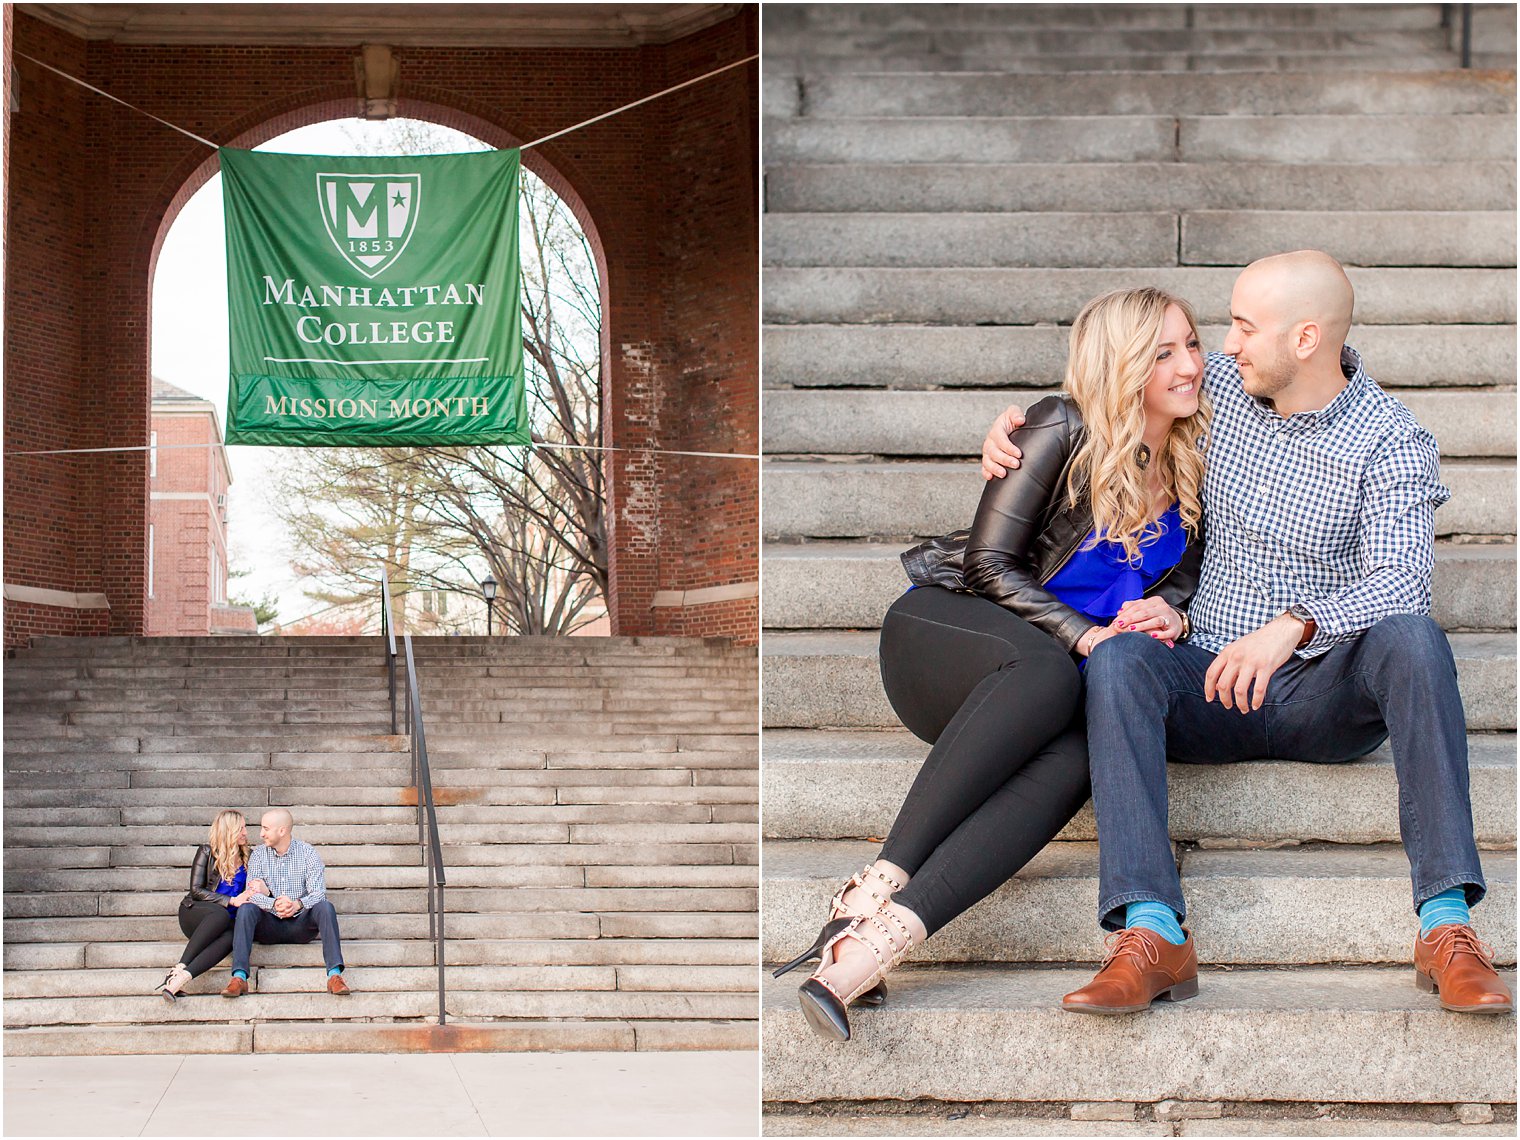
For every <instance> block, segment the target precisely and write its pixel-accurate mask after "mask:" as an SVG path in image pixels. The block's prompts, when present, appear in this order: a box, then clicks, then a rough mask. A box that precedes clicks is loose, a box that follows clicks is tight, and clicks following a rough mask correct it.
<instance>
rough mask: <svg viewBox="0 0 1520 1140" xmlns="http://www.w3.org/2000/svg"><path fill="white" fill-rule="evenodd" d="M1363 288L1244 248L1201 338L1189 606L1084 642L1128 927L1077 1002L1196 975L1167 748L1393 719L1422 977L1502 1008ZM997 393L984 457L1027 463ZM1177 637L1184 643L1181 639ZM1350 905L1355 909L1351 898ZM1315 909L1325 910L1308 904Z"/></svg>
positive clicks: (1463, 775) (1226, 755)
mask: <svg viewBox="0 0 1520 1140" xmlns="http://www.w3.org/2000/svg"><path fill="white" fill-rule="evenodd" d="M1353 303H1354V296H1353V292H1352V288H1351V282H1350V281H1349V280H1347V278H1346V274H1345V271H1344V270H1342V268H1341V267H1340V265H1339V264H1338V263H1337V262H1336V261H1335V259H1334V258H1332V257H1330V256H1329V255H1328V254H1325V253H1322V252H1320V251H1318V250H1300V251H1298V252H1295V253H1286V254H1281V255H1278V256H1276V257H1268V258H1263V259H1262V260H1260V261H1257V262H1254V263H1253V264H1251V265H1249V266H1247V267H1246V269H1245V270H1244V271H1243V272H1242V273H1241V274H1240V277H1239V278H1238V279H1237V280H1236V283H1235V289H1234V292H1233V293H1232V294H1231V297H1230V332H1229V335H1228V336H1227V337H1226V338H1225V342H1224V346H1223V351H1222V352H1219V353H1210V354H1209V356H1208V358H1207V361H1206V365H1205V373H1204V375H1205V379H1204V387H1205V390H1206V392H1207V394H1208V396H1209V397H1210V399H1211V401H1212V403H1213V407H1214V418H1213V423H1212V427H1211V429H1210V438H1209V442H1208V445H1207V458H1208V471H1207V474H1206V476H1205V481H1204V493H1203V494H1204V532H1205V535H1206V541H1205V548H1204V559H1203V568H1202V572H1201V575H1200V578H1199V583H1198V589H1197V592H1196V594H1195V595H1194V597H1193V600H1192V602H1191V603H1190V604H1189V606H1188V608H1187V613H1186V615H1185V616H1184V615H1183V614H1181V613H1179V612H1178V611H1175V610H1173V609H1171V607H1169V606H1166V605H1165V604H1164V603H1158V600H1156V599H1147V600H1142V601H1139V602H1131V603H1129V605H1128V606H1127V607H1126V608H1125V609H1123V610H1121V611H1120V613H1119V615H1118V617H1116V618H1115V619H1114V625H1115V626H1116V627H1117V628H1118V629H1119V630H1121V631H1123V635H1122V636H1116V637H1110V638H1108V639H1106V640H1105V641H1103V642H1101V643H1100V644H1099V645H1098V647H1097V648H1096V649H1095V650H1094V652H1093V654H1092V656H1091V658H1090V659H1089V661H1088V665H1087V675H1086V681H1087V737H1088V753H1089V756H1090V763H1091V767H1092V781H1093V805H1094V808H1095V809H1096V812H1097V819H1098V850H1099V866H1100V872H1099V874H1100V882H1099V904H1098V916H1099V923H1100V925H1101V926H1102V927H1104V928H1105V929H1107V930H1111V931H1119V932H1121V933H1120V934H1119V936H1118V937H1117V938H1116V939H1114V941H1113V945H1112V947H1111V950H1110V953H1109V955H1108V957H1107V958H1106V960H1105V963H1104V966H1103V968H1102V970H1100V971H1099V973H1098V975H1097V977H1095V978H1094V979H1093V981H1092V982H1091V983H1090V984H1088V985H1087V986H1084V987H1083V988H1082V989H1079V990H1077V991H1075V992H1074V993H1070V994H1067V995H1066V997H1065V998H1064V999H1062V1005H1063V1006H1064V1008H1066V1009H1068V1010H1072V1011H1074V1012H1079V1013H1102V1014H1120V1013H1133V1012H1138V1011H1140V1010H1144V1009H1148V1008H1149V1007H1150V1005H1151V1002H1152V1001H1153V1000H1154V999H1156V998H1158V997H1159V998H1163V999H1165V1000H1169V1001H1176V1000H1179V999H1182V998H1186V997H1191V996H1193V995H1194V994H1196V993H1197V992H1198V980H1197V975H1198V963H1197V957H1196V955H1195V952H1194V948H1193V939H1192V936H1191V934H1190V933H1189V932H1187V931H1186V930H1185V929H1184V928H1183V927H1182V920H1183V919H1184V918H1185V916H1186V904H1185V902H1184V900H1183V896H1182V885H1181V881H1180V879H1179V877H1178V873H1177V864H1176V860H1175V858H1174V856H1173V852H1172V846H1171V840H1170V836H1169V835H1168V831H1167V790H1166V761H1167V758H1168V756H1170V758H1171V759H1172V760H1175V761H1180V762H1182V763H1193V764H1222V763H1233V762H1235V761H1240V760H1265V759H1290V760H1303V761H1308V762H1311V763H1330V764H1333V763H1340V762H1343V761H1346V760H1352V759H1355V758H1356V757H1359V756H1364V755H1366V754H1367V753H1369V752H1371V751H1373V750H1374V749H1376V748H1377V747H1378V746H1379V745H1380V744H1382V743H1383V741H1384V740H1385V739H1387V740H1391V744H1392V751H1393V759H1394V768H1395V771H1396V773H1397V777H1398V785H1399V824H1400V833H1401V835H1402V837H1403V840H1404V850H1405V852H1406V853H1407V854H1408V856H1409V861H1410V870H1411V878H1412V880H1413V887H1414V891H1413V902H1414V909H1415V911H1416V914H1417V915H1418V918H1419V923H1420V927H1419V932H1418V934H1416V936H1415V946H1414V961H1415V971H1416V974H1415V980H1416V983H1417V984H1418V985H1419V986H1420V988H1421V989H1424V990H1427V991H1430V992H1434V993H1437V994H1438V995H1439V999H1440V1002H1441V1004H1442V1005H1443V1006H1444V1007H1445V1008H1446V1009H1449V1010H1453V1011H1456V1012H1462V1013H1509V1012H1511V1011H1512V1009H1513V1002H1512V999H1511V995H1510V992H1509V990H1508V988H1507V987H1505V985H1504V983H1503V982H1502V981H1501V980H1500V978H1499V977H1498V975H1497V974H1496V973H1495V972H1494V969H1493V966H1492V964H1491V957H1492V954H1491V952H1490V951H1488V950H1487V949H1486V948H1485V946H1484V945H1483V944H1482V943H1481V942H1480V941H1479V940H1478V938H1477V936H1476V934H1475V933H1474V931H1473V928H1472V926H1471V924H1470V915H1469V912H1468V908H1469V907H1470V906H1472V905H1474V904H1476V903H1477V902H1478V901H1479V900H1480V899H1482V897H1483V895H1484V892H1485V889H1486V888H1485V885H1484V880H1483V872H1482V869H1481V867H1480V865H1479V861H1478V851H1477V846H1476V844H1475V843H1474V841H1473V827H1472V809H1471V806H1470V803H1469V798H1468V778H1467V726H1466V723H1465V720H1464V716H1463V712H1462V701H1461V698H1460V696H1459V694H1458V691H1457V673H1456V665H1455V662H1454V661H1453V659H1452V653H1451V647H1450V646H1449V645H1448V644H1447V641H1446V637H1445V635H1444V634H1443V633H1442V631H1441V628H1440V627H1439V626H1438V625H1436V623H1435V622H1434V621H1432V620H1431V619H1430V617H1429V616H1428V615H1429V612H1430V580H1431V572H1432V570H1433V568H1434V563H1435V525H1434V515H1435V510H1436V508H1437V507H1439V506H1440V505H1441V504H1442V503H1444V502H1446V500H1447V499H1449V498H1450V497H1451V493H1450V492H1449V491H1448V490H1447V489H1446V488H1445V487H1444V486H1442V485H1441V482H1440V463H1439V459H1438V456H1437V453H1436V442H1435V439H1434V438H1433V437H1432V436H1431V434H1430V433H1429V432H1428V431H1426V430H1425V429H1424V428H1422V427H1421V426H1420V425H1419V424H1418V423H1417V422H1416V421H1415V418H1414V416H1413V415H1412V414H1411V413H1410V412H1409V410H1408V409H1407V408H1405V407H1404V406H1403V405H1402V404H1400V403H1399V402H1398V401H1397V400H1395V399H1393V398H1392V397H1391V396H1388V395H1387V394H1386V393H1384V392H1383V390H1382V389H1381V388H1379V387H1378V386H1377V384H1376V383H1375V382H1374V381H1373V380H1372V379H1371V378H1370V377H1369V376H1368V375H1367V373H1366V372H1365V371H1364V370H1363V367H1362V360H1361V357H1360V356H1359V355H1358V354H1357V353H1356V352H1355V351H1354V350H1352V349H1350V348H1348V347H1346V344H1345V340H1346V334H1347V332H1348V331H1349V330H1350V328H1351V318H1352V310H1353ZM1021 418H1022V417H1021V415H1020V414H1019V412H1018V409H1017V408H1010V409H1008V411H1007V412H1005V413H1004V414H1003V416H1001V417H999V423H997V424H995V425H994V427H993V430H992V431H991V432H990V433H989V434H988V437H987V441H986V443H985V444H984V446H983V452H982V454H983V471H984V473H985V474H986V475H987V476H988V477H989V478H990V477H996V476H1000V475H1001V474H1003V469H1004V468H1005V467H1015V466H1017V460H1018V451H1017V448H1015V447H1013V446H1012V445H1011V443H1010V441H1009V438H1008V436H1009V431H1010V430H1011V428H1012V427H1014V426H1017V422H1019V421H1020V420H1021ZM1174 641H1175V645H1173V642H1174ZM1342 920H1343V921H1345V922H1348V923H1355V922H1358V921H1363V920H1362V919H1361V917H1360V916H1359V915H1358V914H1356V913H1355V912H1351V913H1347V914H1345V915H1344V916H1342ZM1302 921H1303V922H1305V923H1308V922H1311V921H1317V919H1315V918H1312V917H1310V916H1309V915H1307V914H1306V915H1304V916H1303V918H1302Z"/></svg>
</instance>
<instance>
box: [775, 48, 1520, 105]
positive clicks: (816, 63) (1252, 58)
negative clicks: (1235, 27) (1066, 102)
mask: <svg viewBox="0 0 1520 1140" xmlns="http://www.w3.org/2000/svg"><path fill="white" fill-rule="evenodd" d="M770 48H771V45H767V49H768V50H767V51H766V53H765V55H766V60H767V62H766V66H767V67H774V68H778V69H785V70H786V71H787V72H788V73H789V74H792V75H797V76H802V77H803V78H804V79H809V78H813V77H816V76H820V75H834V76H839V75H879V74H881V73H883V72H886V73H895V74H914V73H921V74H946V73H950V74H954V73H971V72H988V71H991V72H997V73H999V74H1001V75H1069V74H1073V73H1082V72H1098V73H1105V72H1106V73H1121V72H1122V73H1125V74H1184V73H1186V74H1194V75H1200V74H1236V73H1245V72H1250V73H1257V74H1259V73H1262V72H1291V73H1294V74H1300V75H1303V74H1314V73H1316V72H1331V71H1333V72H1356V71H1372V72H1410V71H1421V72H1444V71H1455V70H1457V69H1458V68H1460V67H1461V58H1462V57H1461V55H1460V53H1458V52H1456V51H1446V50H1435V51H1423V50H1419V49H1418V48H1415V49H1412V50H1410V51H1409V52H1407V53H1405V54H1398V53H1396V52H1395V51H1394V50H1393V49H1391V48H1382V49H1378V50H1374V51H1367V52H1360V53H1347V52H1342V51H1328V52H1317V51H1296V52H1268V53H1254V52H1239V53H1227V52H1214V51H1209V52H1188V53H1186V54H1183V53H1181V52H1175V53H1155V52H1127V53H1108V54H1102V55H1097V54H1092V53H1082V52H1062V53H1060V54H1059V55H1023V54H1019V55H1006V56H996V55H988V54H986V53H985V52H957V53H954V54H950V53H940V52H921V53H919V54H911V55H910V54H906V53H905V54H894V55H885V56H827V55H810V54H807V53H800V52H796V51H791V52H788V50H787V49H786V48H784V47H779V48H776V49H775V50H770ZM1514 59H1515V56H1514V52H1513V51H1510V52H1504V51H1474V52H1473V55H1472V66H1473V67H1475V68H1480V69H1494V70H1506V69H1508V70H1513V68H1514ZM770 110H771V109H770V108H769V107H767V108H766V111H767V113H769V112H770ZM777 113H780V114H790V113H794V112H791V111H790V110H787V109H784V108H778V109H777Z"/></svg>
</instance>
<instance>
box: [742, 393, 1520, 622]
mask: <svg viewBox="0 0 1520 1140" xmlns="http://www.w3.org/2000/svg"><path fill="white" fill-rule="evenodd" d="M972 422H975V421H974V420H973V421H972ZM1510 422H1511V421H1505V426H1509V423H1510ZM905 546H906V544H890V543H850V542H817V543H805V544H797V545H781V544H771V545H768V546H766V548H765V554H764V558H763V561H762V565H763V569H764V586H763V589H764V597H765V610H764V621H765V627H766V628H767V629H801V630H806V629H877V628H879V627H880V626H881V621H882V618H883V616H884V615H885V614H886V612H887V607H888V606H890V605H891V604H892V603H893V602H894V601H895V600H896V599H897V598H898V597H899V596H900V595H901V594H902V593H903V592H904V591H905V590H906V589H907V588H908V580H907V577H906V575H905V574H904V572H903V568H902V563H901V561H899V558H898V556H899V555H900V554H901V553H902V551H903V550H904V549H905ZM1432 595H1433V596H1432V600H1431V611H1430V612H1431V616H1432V617H1433V618H1435V619H1436V621H1438V622H1440V624H1441V627H1442V628H1443V629H1448V630H1513V629H1514V628H1515V547H1514V546H1512V545H1509V544H1495V545H1489V544H1476V543H1462V544H1453V543H1438V544H1437V545H1436V571H1435V576H1434V580H1433V582H1432Z"/></svg>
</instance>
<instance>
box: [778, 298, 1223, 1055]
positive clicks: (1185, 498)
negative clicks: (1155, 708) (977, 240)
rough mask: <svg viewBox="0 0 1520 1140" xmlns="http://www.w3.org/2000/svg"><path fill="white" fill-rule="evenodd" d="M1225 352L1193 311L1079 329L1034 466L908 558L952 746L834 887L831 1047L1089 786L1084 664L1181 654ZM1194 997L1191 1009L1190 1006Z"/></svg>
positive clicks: (885, 628)
mask: <svg viewBox="0 0 1520 1140" xmlns="http://www.w3.org/2000/svg"><path fill="white" fill-rule="evenodd" d="M1202 379H1203V355H1202V350H1201V347H1200V344H1199V339H1198V327H1197V320H1196V318H1195V317H1194V315H1193V311H1192V309H1191V307H1190V306H1189V305H1188V304H1187V303H1186V302H1185V301H1182V300H1180V299H1179V298H1176V297H1173V296H1171V295H1169V294H1167V293H1164V292H1162V291H1161V290H1159V289H1152V288H1145V289H1128V290H1118V291H1115V292H1111V293H1105V294H1103V295H1102V296H1100V297H1096V298H1094V299H1093V300H1092V301H1090V302H1088V304H1087V305H1086V306H1084V308H1083V309H1082V311H1081V313H1080V314H1078V316H1077V319H1076V321H1075V322H1074V323H1073V325H1072V330H1071V344H1070V354H1069V357H1068V361H1067V368H1066V380H1065V391H1064V392H1063V393H1062V394H1061V395H1059V396H1052V397H1050V398H1048V399H1044V400H1041V401H1040V402H1039V403H1037V404H1035V405H1034V406H1033V407H1031V408H1030V409H1029V410H1028V413H1027V416H1026V420H1025V423H1024V426H1023V428H1022V429H1021V430H1020V431H1019V432H1018V433H1017V434H1016V436H1015V437H1014V442H1015V443H1017V444H1018V446H1019V447H1020V448H1021V449H1022V450H1023V453H1024V459H1023V465H1022V466H1021V467H1020V468H1019V470H1018V471H1017V472H1015V473H1013V474H1011V475H1009V476H1008V477H1007V478H1006V479H1000V480H994V481H993V482H991V483H989V484H988V485H987V487H986V489H985V490H984V491H983V494H982V500H981V504H980V506H979V507H978V508H977V512H976V520H975V522H974V523H973V525H972V527H971V530H970V531H969V533H968V532H964V531H963V532H958V533H957V534H954V535H947V536H945V537H944V538H940V539H933V540H930V541H929V542H925V543H923V544H921V545H919V546H917V547H914V548H913V549H912V550H909V551H907V552H905V553H904V555H903V564H904V566H905V568H906V569H907V571H908V577H909V578H910V580H911V581H912V582H913V583H914V585H913V586H912V587H910V588H909V591H908V592H907V593H906V594H904V595H903V596H902V597H901V598H899V599H898V600H897V601H896V602H894V603H893V605H892V608H891V609H890V610H889V611H888V613H887V616H886V619H885V620H884V621H883V623H882V631H881V654H880V658H881V672H882V682H883V685H884V687H885V689H886V693H887V697H888V699H889V700H890V701H891V703H892V707H893V709H894V711H896V713H897V715H898V716H899V717H900V718H901V719H902V722H903V724H904V725H906V726H907V727H908V728H909V729H910V730H911V731H912V732H913V733H914V734H915V735H917V736H918V737H920V738H921V739H923V740H924V741H926V742H928V743H930V744H932V745H933V748H932V749H931V750H930V752H929V755H928V758H927V759H926V760H925V761H924V765H923V768H922V769H921V770H920V771H919V774H918V777H917V779H916V780H915V781H914V784H913V787H912V789H911V790H910V791H909V793H908V797H907V799H906V801H904V803H903V806H902V808H901V810H900V811H899V812H898V815H897V820H896V822H895V823H894V824H893V826H892V830H891V832H890V834H889V835H888V837H887V840H886V842H885V843H884V844H883V846H882V848H881V851H880V853H879V857H878V858H877V860H876V861H875V862H874V863H872V864H871V865H869V866H868V867H866V868H865V869H864V870H863V871H861V872H860V873H859V874H857V875H855V876H854V877H852V878H851V879H850V881H849V882H848V883H846V884H845V886H844V887H842V888H841V889H840V891H839V893H838V894H836V895H835V896H834V901H833V903H832V905H831V908H830V912H829V921H828V922H826V923H825V924H824V927H823V929H822V930H821V931H820V932H819V936H818V939H817V940H816V941H815V943H814V944H813V945H812V946H811V947H809V948H808V949H807V950H806V951H804V952H803V954H802V955H801V956H800V957H798V958H797V959H795V960H794V961H792V962H790V963H788V964H787V965H785V966H783V967H782V968H781V970H778V971H777V973H778V974H779V973H784V972H786V971H787V970H790V969H793V968H795V967H796V966H798V965H801V964H802V963H803V962H806V961H809V960H811V959H813V958H819V959H820V965H819V967H818V969H817V971H816V972H815V973H814V974H813V975H812V977H810V978H809V979H808V980H807V981H806V982H804V983H803V985H802V988H801V990H800V994H799V996H800V999H801V1002H802V1009H803V1012H804V1013H805V1014H806V1015H807V1018H808V1021H809V1023H810V1024H811V1025H812V1027H813V1028H814V1030H815V1031H816V1032H818V1033H819V1034H820V1035H821V1036H823V1037H826V1038H829V1039H831V1040H837V1041H846V1040H848V1039H849V1036H850V1025H849V1017H848V1014H847V1008H848V1006H849V1005H850V1004H851V1003H852V1002H854V1001H857V1000H862V1001H864V1002H866V1003H867V1004H879V1003H880V1002H881V1001H882V1000H883V998H884V997H885V987H884V985H883V984H882V977H883V975H884V974H885V973H886V972H887V971H888V970H890V969H891V968H892V967H894V966H896V965H897V964H898V963H899V962H901V960H902V958H903V955H904V954H905V953H906V952H907V950H908V948H909V947H910V946H913V945H916V944H917V943H920V942H922V941H923V940H924V939H925V938H927V937H928V936H929V935H931V934H933V933H934V932H935V931H937V930H939V929H940V928H941V927H942V926H944V925H945V924H946V923H947V922H949V921H950V920H951V919H953V918H954V917H956V916H957V915H959V914H961V913H962V912H963V911H965V910H966V909H968V908H969V907H971V906H972V905H973V904H975V903H976V902H978V901H980V900H981V899H982V898H984V897H986V896H987V895H988V894H990V893H991V892H992V891H994V890H995V889H997V887H998V886H1000V885H1001V884H1002V883H1004V882H1006V881H1007V880H1008V879H1009V878H1010V877H1011V876H1012V875H1014V874H1015V873H1016V872H1017V871H1018V870H1019V868H1021V867H1022V866H1024V864H1025V863H1027V862H1028V861H1029V859H1030V858H1031V857H1032V856H1033V855H1034V854H1035V853H1036V852H1037V851H1039V850H1040V849H1041V848H1042V847H1044V846H1045V844H1047V843H1049V842H1050V841H1051V840H1052V839H1053V838H1055V836H1056V834H1057V833H1058V832H1060V830H1061V828H1063V827H1064V826H1065V825H1066V823H1067V821H1069V820H1070V819H1071V817H1072V816H1073V815H1075V814H1076V812H1077V810H1078V809H1079V808H1080V807H1081V806H1082V804H1083V803H1085V802H1086V800H1087V798H1088V792H1089V783H1088V768H1087V740H1086V725H1085V721H1084V717H1083V711H1082V668H1083V666H1084V665H1085V658H1086V657H1087V656H1088V655H1089V654H1090V653H1091V652H1092V651H1093V648H1094V647H1095V646H1096V645H1098V644H1099V643H1100V642H1102V641H1104V640H1105V639H1107V638H1109V637H1113V636H1114V635H1115V634H1117V633H1120V632H1124V631H1136V632H1141V633H1149V634H1150V635H1151V636H1153V637H1157V638H1159V639H1161V640H1163V641H1166V642H1168V644H1171V643H1173V641H1174V639H1176V638H1178V637H1184V636H1186V633H1187V619H1186V618H1185V617H1184V616H1183V615H1182V614H1181V613H1180V611H1179V607H1181V606H1182V605H1184V604H1185V603H1186V601H1187V599H1188V598H1189V597H1190V596H1191V594H1192V591H1193V588H1194V586H1195V585H1196V582H1197V576H1198V567H1199V565H1200V561H1201V556H1202V546H1203V544H1202V533H1201V530H1202V527H1201V520H1202V513H1203V512H1202V503H1201V495H1202V486H1203V440H1204V436H1205V433H1206V431H1207V428H1208V418H1209V409H1208V405H1207V403H1206V401H1205V400H1204V398H1203V394H1202V390H1201V381H1202ZM1177 996H1179V997H1181V996H1185V995H1183V994H1178V995H1177Z"/></svg>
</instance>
